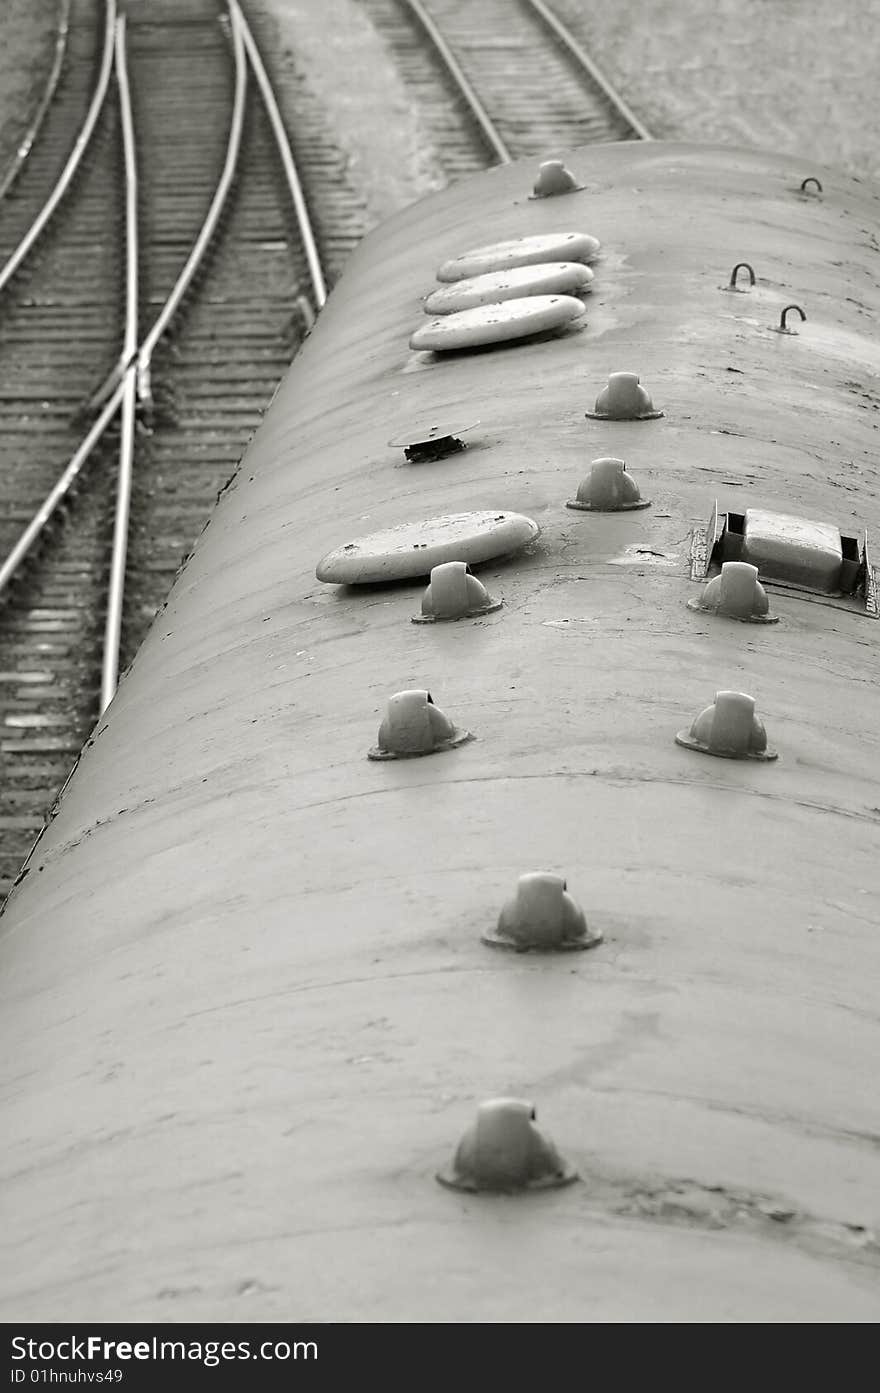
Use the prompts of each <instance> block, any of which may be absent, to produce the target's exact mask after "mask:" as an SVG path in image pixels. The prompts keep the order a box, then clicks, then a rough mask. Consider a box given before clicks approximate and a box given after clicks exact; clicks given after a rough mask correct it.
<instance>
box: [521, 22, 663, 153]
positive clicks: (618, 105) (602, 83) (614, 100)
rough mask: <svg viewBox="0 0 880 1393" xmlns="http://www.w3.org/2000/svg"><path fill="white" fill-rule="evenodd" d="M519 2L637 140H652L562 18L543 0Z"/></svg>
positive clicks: (648, 132) (645, 128)
mask: <svg viewBox="0 0 880 1393" xmlns="http://www.w3.org/2000/svg"><path fill="white" fill-rule="evenodd" d="M521 3H522V4H524V5H525V6H526V8H527V9H530V10H533V11H534V13H535V14H536V15H538V16H539V17H540V18H541V19H542V20H543V22H544V24H545V25H546V26H547V28H548V29H550V30H551V31H552V32H553V33H554V34H555V35H556V37H557V39H558V40H559V42H560V43H561V44H562V46H563V48H565V49H566V50H567V51H568V53H569V55H570V56H571V57H572V58H574V60H575V62H576V63H578V64H579V65H580V66H581V67H582V68H583V69H584V70H585V72H587V73H588V74H589V76H590V77H591V79H592V81H593V82H594V83H595V84H596V86H597V87H598V88H599V89H600V90H601V91H602V93H603V95H604V96H605V98H606V100H607V101H608V102H609V103H610V104H611V105H612V106H613V107H614V108H615V110H616V111H617V112H618V114H619V115H620V116H622V117H623V119H624V120H625V121H626V123H627V125H628V126H630V127H631V128H632V130H633V131H634V132H635V135H636V138H637V139H638V140H653V139H654V137H653V136H652V135H651V133H650V131H649V130H648V129H647V127H646V126H644V125H643V124H642V122H641V121H640V120H639V118H638V116H636V114H635V112H634V111H632V109H631V108H630V107H629V106H627V104H626V102H625V101H624V99H623V97H622V96H621V95H620V93H619V92H618V91H617V90H616V88H614V87H612V85H611V83H610V82H609V81H608V79H607V78H606V77H605V75H604V74H603V73H602V72H600V71H599V69H598V68H597V67H596V64H595V63H594V62H593V60H592V58H590V56H589V54H588V53H587V52H586V50H585V49H584V48H583V47H582V46H581V45H580V44H579V43H578V41H577V39H576V38H575V37H574V35H573V34H572V33H571V31H570V30H569V29H567V28H566V27H565V25H564V24H563V23H562V20H561V19H559V18H558V17H557V16H556V15H555V14H554V13H553V11H552V10H551V9H550V8H549V6H548V5H545V4H544V0H521Z"/></svg>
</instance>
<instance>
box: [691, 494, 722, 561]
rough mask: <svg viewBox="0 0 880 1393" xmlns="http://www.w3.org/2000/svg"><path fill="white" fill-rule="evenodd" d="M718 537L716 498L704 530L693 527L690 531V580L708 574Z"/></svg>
mask: <svg viewBox="0 0 880 1393" xmlns="http://www.w3.org/2000/svg"><path fill="white" fill-rule="evenodd" d="M717 539H718V499H717V498H716V500H715V502H714V503H713V505H712V512H711V514H710V517H709V521H708V523H707V525H706V528H705V531H704V530H703V529H702V528H700V527H695V528H694V530H693V532H692V533H691V548H690V567H691V580H705V579H706V576H707V575H708V574H709V566H710V563H711V560H712V552H713V551H714V550H715V543H716V541H717Z"/></svg>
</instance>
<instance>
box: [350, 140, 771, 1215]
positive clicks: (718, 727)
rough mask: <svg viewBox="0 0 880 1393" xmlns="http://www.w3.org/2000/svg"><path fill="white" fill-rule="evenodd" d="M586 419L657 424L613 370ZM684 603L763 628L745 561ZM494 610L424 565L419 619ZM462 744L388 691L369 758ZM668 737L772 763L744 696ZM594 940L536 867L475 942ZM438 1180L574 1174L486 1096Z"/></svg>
mask: <svg viewBox="0 0 880 1393" xmlns="http://www.w3.org/2000/svg"><path fill="white" fill-rule="evenodd" d="M575 187H578V186H577V185H576V184H575V182H574V180H573V177H572V176H571V175H570V174H569V173H568V171H567V170H565V169H564V168H563V167H562V166H561V164H560V162H558V161H553V162H549V163H548V164H547V165H544V166H542V170H541V174H540V176H539V181H538V184H537V185H536V187H535V194H536V195H537V196H545V195H546V194H548V193H562V192H567V191H569V190H571V189H573V188H575ZM588 414H589V415H593V416H595V417H597V418H599V419H618V420H627V419H628V420H633V419H641V420H645V419H656V418H657V417H659V416H661V415H662V412H659V411H655V410H654V407H653V403H652V401H651V399H650V397H649V396H648V394H647V392H646V391H645V389H644V388H643V387H641V385H640V383H639V379H638V377H637V376H636V375H635V374H632V373H615V374H612V375H611V377H610V378H609V383H608V386H607V387H606V388H605V390H604V391H603V392H602V393H601V394H600V396H599V398H598V399H597V402H596V406H595V410H594V412H591V413H588ZM625 470H626V466H625V464H624V462H623V461H622V460H616V459H602V460H596V461H594V462H593V466H592V468H591V473H590V475H589V476H588V477H587V479H585V480H584V481H583V483H582V484H581V486H580V488H579V489H578V493H577V497H576V498H575V499H573V500H570V502H569V504H568V506H569V507H573V508H577V509H583V510H585V511H598V512H604V511H621V510H623V509H625V508H639V507H646V506H648V503H647V501H646V500H642V499H641V497H640V493H639V489H638V485H637V484H636V483H635V481H634V480H633V479H632V476H630V475H627V474H626V472H625ZM690 605H691V607H692V608H701V609H705V610H709V611H711V612H715V613H719V614H723V615H727V616H728V617H731V618H735V619H742V620H752V621H754V620H758V621H762V620H763V621H764V622H768V621H769V622H772V617H771V616H770V615H769V614H768V612H767V611H768V605H767V598H766V594H765V592H764V590H763V587H762V586H761V585H760V584H759V582H758V572H757V568H755V567H753V566H751V565H748V564H746V563H741V562H729V563H726V564H725V565H724V566H723V567H722V573H721V575H720V576H718V577H716V578H715V580H713V581H711V582H710V583H709V585H708V586H707V587H706V588H705V591H704V593H703V595H702V596H701V597H700V599H699V600H698V601H691V602H690ZM499 606H500V602H499V601H493V600H492V599H490V597H489V596H488V594H487V593H486V591H485V588H484V587H483V586H482V585H481V583H480V582H479V581H478V580H477V579H476V577H474V576H473V575H472V574H471V572H470V567H469V566H467V565H466V564H465V563H464V562H455V561H453V562H447V563H444V564H443V565H441V566H437V567H435V568H434V569H433V570H432V572H431V578H430V584H429V586H428V589H427V591H426V593H425V596H424V598H423V601H422V614H421V615H420V616H419V619H420V620H422V621H426V620H437V619H457V618H461V617H464V616H475V615H478V614H485V613H488V612H490V611H491V610H493V609H497V608H499ZM416 622H418V621H416ZM470 738H471V736H470V732H468V731H463V730H460V729H458V728H457V727H455V726H454V724H453V723H452V722H451V721H450V720H449V718H448V717H447V716H446V715H445V714H444V713H443V712H442V711H441V710H440V709H439V708H438V707H437V706H436V705H435V704H434V702H433V699H432V697H431V694H430V693H429V692H427V691H421V690H419V691H407V692H398V693H396V694H395V695H394V696H393V697H392V698H391V699H390V701H389V703H388V709H387V712H386V715H385V719H384V720H383V722H382V724H381V726H380V729H379V736H378V742H377V745H376V747H375V748H374V749H372V750H371V751H370V752H369V757H370V758H371V759H375V760H387V759H401V758H412V757H417V756H423V755H428V754H435V753H439V752H442V751H444V750H449V749H453V748H455V747H456V746H458V745H461V744H463V743H465V742H466V741H467V740H469V739H470ZM675 739H676V741H677V743H679V744H680V745H683V746H685V747H687V748H690V749H693V750H697V751H699V752H701V753H705V754H711V755H717V756H720V757H723V758H729V759H753V760H771V759H775V758H776V754H775V751H772V750H770V749H769V748H768V746H767V738H766V733H765V731H764V727H763V724H762V723H761V721H760V720H759V719H758V717H757V715H756V714H755V702H754V700H753V698H751V697H750V696H747V695H746V694H745V693H742V692H732V691H727V692H718V693H716V697H715V701H714V703H713V704H712V705H711V706H708V707H706V708H705V710H703V711H701V712H700V714H699V715H698V716H697V718H696V719H695V720H694V722H693V723H692V725H691V727H690V729H689V730H682V731H679V732H678V734H677V735H676V737H675ZM601 939H602V935H601V932H599V931H598V930H596V929H594V928H591V927H590V926H588V924H587V922H586V919H585V916H584V914H583V911H582V910H581V909H580V907H579V906H578V905H577V904H576V902H575V901H574V899H573V898H572V897H571V895H570V894H569V893H568V891H567V887H566V882H565V881H564V879H562V877H560V876H557V875H553V874H549V873H546V872H534V873H531V874H528V875H524V876H521V877H520V878H519V881H518V884H517V889H516V893H515V895H514V896H513V898H512V899H511V900H510V901H509V902H508V903H507V904H505V906H504V907H503V909H502V910H501V913H500V915H499V919H498V923H497V926H496V928H495V929H494V930H492V931H489V932H487V933H486V934H484V935H483V940H484V942H486V943H488V944H491V945H493V946H497V947H503V948H510V949H513V950H515V951H517V952H525V951H529V950H538V951H550V952H560V951H572V950H578V949H586V948H591V947H594V946H595V945H596V944H598V943H599V942H601ZM437 1178H438V1180H440V1181H441V1182H442V1183H443V1184H446V1185H450V1186H453V1187H454V1188H457V1189H464V1190H470V1191H478V1190H501V1191H509V1190H517V1189H524V1188H525V1189H534V1188H547V1187H552V1186H558V1185H564V1184H567V1183H569V1182H570V1181H572V1180H574V1179H576V1172H575V1170H574V1169H573V1168H572V1167H571V1166H570V1165H569V1164H568V1163H567V1162H566V1161H565V1160H564V1159H563V1158H562V1157H561V1156H560V1154H559V1152H558V1151H557V1150H556V1148H555V1146H554V1145H553V1143H552V1141H550V1140H549V1139H548V1138H547V1137H545V1136H544V1135H542V1133H541V1132H540V1131H539V1130H538V1128H537V1127H536V1125H535V1109H534V1107H533V1106H532V1104H531V1103H528V1102H526V1101H524V1100H522V1099H515V1098H496V1099H492V1100H489V1101H488V1102H485V1103H483V1104H481V1105H480V1107H479V1108H478V1112H477V1118H476V1120H475V1122H474V1124H473V1125H472V1127H471V1128H469V1129H468V1131H467V1132H466V1134H465V1136H464V1137H463V1139H462V1141H461V1143H460V1145H459V1147H458V1149H457V1151H456V1153H455V1156H454V1158H453V1161H452V1163H451V1165H450V1166H448V1167H447V1168H446V1169H444V1170H442V1171H440V1172H439V1173H438V1176H437Z"/></svg>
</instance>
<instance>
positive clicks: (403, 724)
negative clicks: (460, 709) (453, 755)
mask: <svg viewBox="0 0 880 1393" xmlns="http://www.w3.org/2000/svg"><path fill="white" fill-rule="evenodd" d="M472 738H473V737H472V736H471V734H470V732H469V731H467V730H458V729H457V727H456V726H454V725H453V724H452V722H451V721H450V719H449V717H448V716H445V715H444V714H443V712H442V711H441V710H440V708H439V707H438V706H435V705H434V698H433V697H432V696H431V693H430V692H423V691H410V692H397V693H396V694H395V695H394V696H393V697H391V699H390V701H389V702H388V709H387V711H386V713H385V719H384V721H383V722H382V724H381V725H380V727H379V738H378V743H377V744H376V745H375V747H374V748H373V749H372V750H370V751H369V752H368V755H367V758H368V759H413V758H417V757H418V756H419V755H433V754H439V753H441V752H442V751H443V750H451V749H454V748H455V746H456V745H463V744H464V742H465V741H466V740H470V739H472Z"/></svg>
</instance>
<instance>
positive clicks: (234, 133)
mask: <svg viewBox="0 0 880 1393" xmlns="http://www.w3.org/2000/svg"><path fill="white" fill-rule="evenodd" d="M233 6H234V8H233ZM228 7H229V13H230V20H231V24H230V28H231V31H232V49H233V54H234V58H235V96H234V99H233V106H232V116H231V119H230V124H229V138H228V141H227V145H226V158H225V160H224V163H223V169H222V171H221V174H220V178H219V180H218V183H217V187H216V189H215V190H214V197H213V198H212V199H211V205H210V207H209V209H208V212H207V214H206V216H205V221H204V222H203V223H202V227H201V230H200V232H199V235H198V237H197V238H196V240H195V242H194V243H193V247H192V250H191V252H190V254H189V256H188V257H187V259H186V263H185V265H184V268H183V270H182V271H181V273H180V275H179V276H178V278H177V280H176V281H175V283H174V285H173V286H172V289H171V292H170V294H169V296H168V299H167V300H166V301H165V304H164V305H163V307H162V309H161V310H160V312H159V315H158V317H157V319H156V321H155V323H154V324H153V327H152V328H151V329H150V331H149V333H148V334H147V336H146V338H145V339H144V341H143V343H142V344H141V346H140V349H139V350H138V353H137V360H136V365H137V395H138V400H139V401H140V402H142V403H143V404H145V405H149V404H150V402H151V401H152V392H151V385H150V360H151V359H152V356H153V353H154V351H155V348H156V345H157V343H158V342H159V340H160V338H161V337H162V335H163V334H164V333H165V330H166V329H167V328H168V325H169V324H170V322H171V320H172V319H173V317H174V315H175V314H176V312H177V309H178V307H179V305H180V302H181V300H182V299H183V297H184V295H185V294H186V292H187V290H188V289H189V286H190V282H191V281H192V278H193V276H194V275H195V273H196V271H197V269H198V266H199V262H200V261H201V259H202V257H203V256H204V254H205V252H206V251H207V249H208V245H209V243H210V241H211V238H212V237H213V236H214V233H215V231H216V229H217V223H218V222H219V220H220V214H221V212H222V211H223V204H224V203H225V202H226V197H227V195H228V193H229V190H230V189H231V187H232V182H233V180H234V178H235V168H236V165H237V163H238V154H239V150H240V148H241V136H242V131H243V129H244V108H245V97H246V94H247V59H246V57H245V48H244V36H243V31H242V24H241V22H240V20H239V18H238V17H237V15H236V10H237V9H238V6H237V5H235V0H228Z"/></svg>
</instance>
